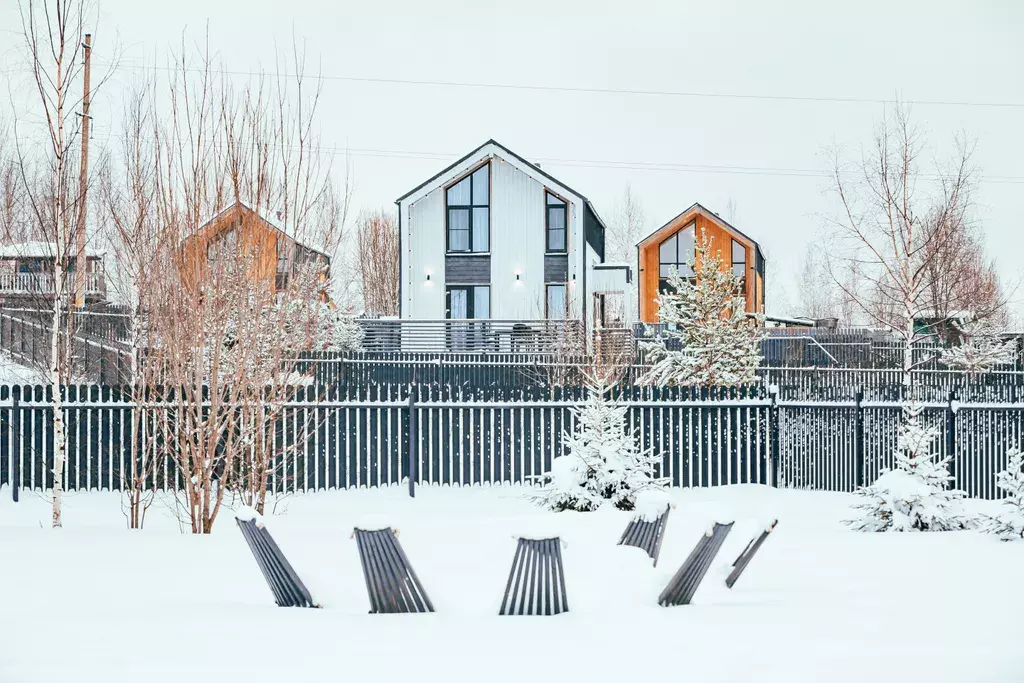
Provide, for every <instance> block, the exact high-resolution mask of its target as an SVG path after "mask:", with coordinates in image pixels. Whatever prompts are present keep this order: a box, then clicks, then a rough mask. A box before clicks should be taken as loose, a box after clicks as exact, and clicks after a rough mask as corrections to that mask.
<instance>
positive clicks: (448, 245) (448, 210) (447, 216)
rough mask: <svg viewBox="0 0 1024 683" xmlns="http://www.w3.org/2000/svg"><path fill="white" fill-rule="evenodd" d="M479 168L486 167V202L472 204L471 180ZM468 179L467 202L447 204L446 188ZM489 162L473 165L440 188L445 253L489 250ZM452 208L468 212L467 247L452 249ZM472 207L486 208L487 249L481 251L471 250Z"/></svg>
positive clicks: (486, 251) (485, 252)
mask: <svg viewBox="0 0 1024 683" xmlns="http://www.w3.org/2000/svg"><path fill="white" fill-rule="evenodd" d="M481 168H487V204H474V203H473V182H474V180H473V179H474V177H475V176H476V173H477V171H479V170H480V169H481ZM466 179H469V204H449V203H448V190H450V189H451V188H453V187H455V186H456V185H458V184H459V183H461V182H463V181H464V180H466ZM492 185H493V184H492V183H491V162H490V161H487V162H485V163H482V164H480V165H479V166H476V167H474V168H473V169H472V170H470V171H469V172H468V173H464V174H463V175H461V176H459V178H458V179H457V180H455V181H454V182H451V183H448V184H447V185H445V186H444V187H443V188H442V189H443V190H444V250H445V253H446V254H452V255H456V256H457V255H460V254H489V253H490V252H491V237H492V235H491V188H492ZM452 209H456V210H460V211H468V212H469V223H468V224H467V225H468V226H469V234H468V236H467V240H466V241H467V243H468V244H469V248H468V249H458V250H455V251H453V250H452V227H451V223H452ZM474 209H487V249H486V250H483V251H474V250H473V214H474V213H475V211H474Z"/></svg>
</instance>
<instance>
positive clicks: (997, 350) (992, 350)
mask: <svg viewBox="0 0 1024 683" xmlns="http://www.w3.org/2000/svg"><path fill="white" fill-rule="evenodd" d="M960 333H961V337H962V340H961V342H960V344H959V345H958V346H953V347H950V348H948V349H944V350H943V351H942V354H941V355H940V356H939V360H940V361H942V363H944V364H945V365H946V366H947V367H949V368H952V369H954V370H961V371H963V372H970V373H976V372H985V371H986V370H991V369H993V368H995V367H997V366H999V365H1007V364H1009V363H1013V361H1014V356H1015V354H1016V349H1015V347H1014V343H1013V342H1012V341H1002V340H1001V339H1000V338H999V332H998V330H997V329H996V328H995V326H994V325H992V323H991V322H990V321H988V320H984V319H983V320H974V321H972V322H969V323H967V324H965V325H963V326H960Z"/></svg>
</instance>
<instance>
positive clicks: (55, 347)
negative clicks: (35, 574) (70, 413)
mask: <svg viewBox="0 0 1024 683" xmlns="http://www.w3.org/2000/svg"><path fill="white" fill-rule="evenodd" d="M60 246H61V245H60V244H59V242H58V244H57V247H58V248H57V252H58V258H55V259H54V265H53V280H54V283H55V284H54V295H53V320H52V325H51V329H50V389H51V391H52V392H53V403H52V404H51V405H52V409H53V526H54V527H55V528H56V527H60V526H63V521H62V519H61V502H62V494H63V491H64V486H63V482H64V460H65V458H66V455H67V443H66V439H65V434H64V401H63V397H62V396H61V372H60V361H61V359H60V322H61V320H60V318H61V316H60V313H61V299H62V296H61V295H62V293H63V292H62V290H63V286H62V284H61V283H62V282H63V279H64V268H63V264H62V263H61V260H60V257H59V254H60Z"/></svg>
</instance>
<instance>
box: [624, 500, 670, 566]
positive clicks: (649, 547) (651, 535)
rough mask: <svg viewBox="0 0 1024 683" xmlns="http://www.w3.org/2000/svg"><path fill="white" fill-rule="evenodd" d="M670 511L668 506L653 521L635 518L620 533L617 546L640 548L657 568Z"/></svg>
mask: <svg viewBox="0 0 1024 683" xmlns="http://www.w3.org/2000/svg"><path fill="white" fill-rule="evenodd" d="M671 509H672V507H671V506H670V505H666V506H665V512H663V513H662V514H661V515H659V516H658V517H657V519H654V520H650V521H648V520H645V519H643V517H640V516H637V517H634V518H633V520H632V521H631V522H630V523H629V525H628V526H627V527H626V530H625V531H624V532H622V538H620V539H619V545H629V546H633V547H635V548H640V549H641V550H643V551H644V552H646V553H647V555H648V556H650V558H651V559H653V560H654V566H655V567H657V566H658V555H660V554H661V542H662V541H663V540H664V538H665V527H666V526H667V525H668V513H669V511H670V510H671Z"/></svg>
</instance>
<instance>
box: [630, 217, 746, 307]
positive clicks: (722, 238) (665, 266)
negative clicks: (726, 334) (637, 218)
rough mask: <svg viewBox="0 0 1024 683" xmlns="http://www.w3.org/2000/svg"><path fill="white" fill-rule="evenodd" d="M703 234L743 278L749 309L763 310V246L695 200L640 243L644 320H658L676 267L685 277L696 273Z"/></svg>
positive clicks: (640, 281)
mask: <svg viewBox="0 0 1024 683" xmlns="http://www.w3.org/2000/svg"><path fill="white" fill-rule="evenodd" d="M701 236H706V237H708V238H710V239H711V249H712V250H713V251H718V253H719V254H720V255H721V257H722V260H723V261H725V263H726V264H731V267H732V269H733V272H735V273H736V274H737V275H739V276H740V277H741V278H743V284H742V287H743V290H744V294H745V297H746V301H747V312H748V313H763V312H764V266H765V263H764V255H763V254H762V253H761V247H760V246H759V245H758V244H757V242H755V241H754V240H752V239H751V238H750V237H748V236H747V235H745V234H743V233H742V232H740V231H739V230H738V229H736V228H735V227H734V226H732V225H730V224H729V223H727V222H726V221H724V220H722V218H721V217H719V216H718V214H716V213H714V212H713V211H710V210H708V209H707V208H705V207H703V206H701V205H700V204H694V205H693V206H691V207H690V208H688V209H687V210H686V211H683V212H682V213H681V214H679V215H678V216H676V217H675V218H673V219H672V220H670V221H669V222H668V223H666V224H665V225H663V226H661V227H660V228H658V229H657V230H655V231H654V232H652V233H651V234H650V235H648V236H647V237H645V238H644V239H643V241H641V242H640V243H639V244H638V245H637V250H638V256H639V264H640V277H639V286H638V288H637V289H638V290H639V293H640V306H639V313H640V321H641V322H645V323H657V322H659V318H658V302H657V296H658V291H659V290H661V289H664V288H666V287H667V281H666V278H667V277H668V274H669V271H670V269H671V268H672V267H675V268H676V269H677V270H678V271H679V273H680V274H681V275H683V276H684V277H685V276H686V275H687V273H689V274H692V273H693V269H692V266H693V263H694V250H695V246H696V244H697V240H698V239H700V237H701Z"/></svg>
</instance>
